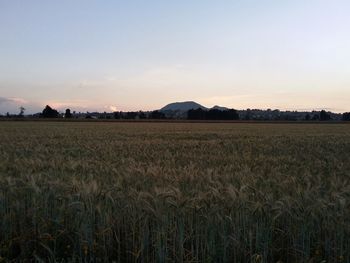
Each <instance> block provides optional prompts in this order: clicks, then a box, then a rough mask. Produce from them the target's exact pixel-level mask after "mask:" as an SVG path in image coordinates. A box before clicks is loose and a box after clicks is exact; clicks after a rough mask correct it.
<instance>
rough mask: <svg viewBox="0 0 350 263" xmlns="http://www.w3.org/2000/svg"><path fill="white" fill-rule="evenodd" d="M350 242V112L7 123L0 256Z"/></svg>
mask: <svg viewBox="0 0 350 263" xmlns="http://www.w3.org/2000/svg"><path fill="white" fill-rule="evenodd" d="M349 252H350V125H346V124H244V123H239V124H229V123H226V124H219V123H216V124H214V123H207V124H206V123H92V122H79V123H75V122H69V123H68V122H0V262H7V261H10V260H22V261H25V260H26V261H27V262H28V261H29V260H33V259H34V260H37V261H42V262H112V261H115V262H280V263H281V262H293V263H294V262H350V253H349ZM323 260H325V261H323Z"/></svg>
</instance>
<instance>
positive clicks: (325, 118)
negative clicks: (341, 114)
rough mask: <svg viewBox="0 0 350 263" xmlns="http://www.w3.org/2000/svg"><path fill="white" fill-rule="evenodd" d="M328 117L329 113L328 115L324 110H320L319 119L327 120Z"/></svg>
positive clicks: (329, 117)
mask: <svg viewBox="0 0 350 263" xmlns="http://www.w3.org/2000/svg"><path fill="white" fill-rule="evenodd" d="M330 119H331V115H329V114H328V113H327V112H326V111H325V110H321V112H320V120H321V121H329V120H330Z"/></svg>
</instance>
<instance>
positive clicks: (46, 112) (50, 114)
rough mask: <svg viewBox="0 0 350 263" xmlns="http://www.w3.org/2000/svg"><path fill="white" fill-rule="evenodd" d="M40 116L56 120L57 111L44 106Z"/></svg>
mask: <svg viewBox="0 0 350 263" xmlns="http://www.w3.org/2000/svg"><path fill="white" fill-rule="evenodd" d="M41 115H42V117H44V118H58V111H57V110H55V109H52V108H51V107H50V106H49V105H46V107H45V109H44V110H43V112H42V114H41Z"/></svg>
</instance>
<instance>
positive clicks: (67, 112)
mask: <svg viewBox="0 0 350 263" xmlns="http://www.w3.org/2000/svg"><path fill="white" fill-rule="evenodd" d="M64 117H65V118H68V119H70V118H72V117H73V115H72V113H71V112H70V109H66V113H65V114H64Z"/></svg>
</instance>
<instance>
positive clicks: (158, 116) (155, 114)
mask: <svg viewBox="0 0 350 263" xmlns="http://www.w3.org/2000/svg"><path fill="white" fill-rule="evenodd" d="M149 118H150V119H165V114H164V113H163V112H160V111H157V110H155V111H152V112H151V114H150V115H149Z"/></svg>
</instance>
